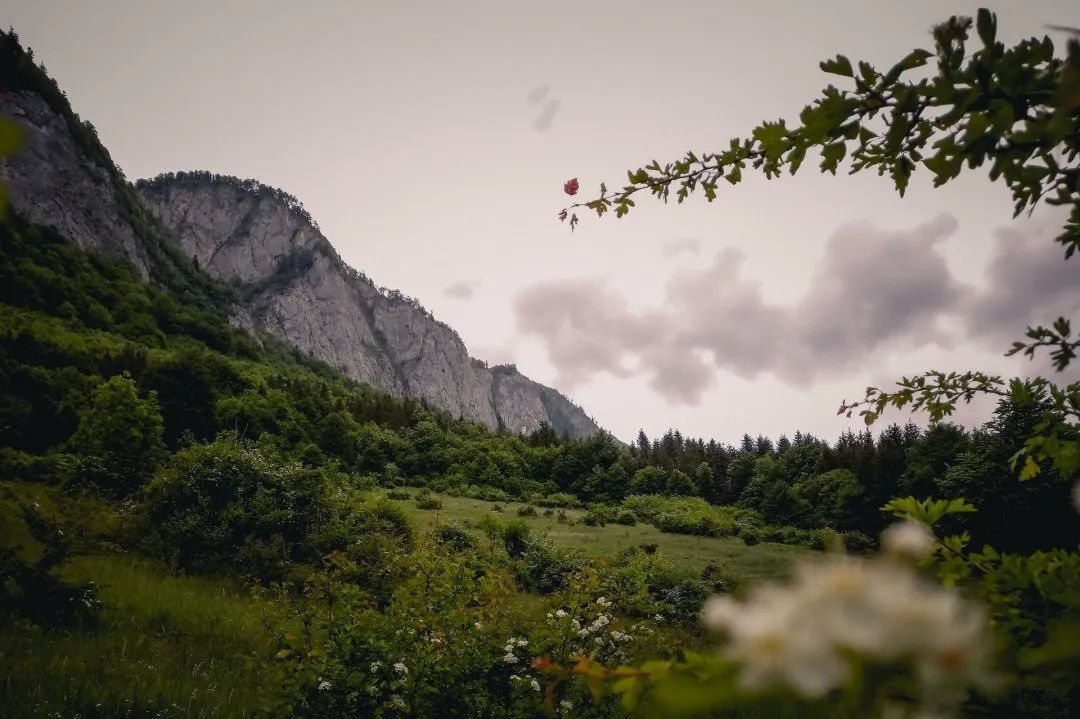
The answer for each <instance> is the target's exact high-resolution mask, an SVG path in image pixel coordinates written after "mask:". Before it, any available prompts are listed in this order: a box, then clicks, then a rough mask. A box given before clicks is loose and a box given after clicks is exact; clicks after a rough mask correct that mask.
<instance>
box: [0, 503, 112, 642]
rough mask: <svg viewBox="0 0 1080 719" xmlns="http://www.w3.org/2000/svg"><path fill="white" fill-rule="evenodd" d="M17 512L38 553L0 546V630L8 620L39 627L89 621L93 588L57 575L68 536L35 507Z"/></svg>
mask: <svg viewBox="0 0 1080 719" xmlns="http://www.w3.org/2000/svg"><path fill="white" fill-rule="evenodd" d="M21 509H22V522H23V524H24V525H25V531H26V534H27V535H29V537H30V539H31V540H33V543H34V544H36V545H38V546H37V547H34V549H35V550H39V551H35V552H32V553H28V552H27V551H26V550H27V549H29V548H28V547H24V546H16V547H8V546H0V626H3V625H4V624H5V623H6V620H8V619H10V618H11V617H12V616H13V615H19V616H22V617H25V618H27V619H29V620H30V621H32V622H35V623H37V624H41V625H61V624H72V623H75V622H86V621H90V620H93V619H94V618H95V617H96V615H97V610H98V609H99V608H100V603H99V602H98V600H97V588H96V587H95V586H94V585H93V583H88V584H69V583H67V582H64V581H63V580H61V578H60V576H59V574H60V570H61V569H62V568H63V565H64V564H65V563H67V560H68V558H69V556H70V554H71V539H70V533H69V534H68V535H65V534H64V532H63V530H62V529H61V528H60V527H59V526H58V525H57V524H56V523H55V522H53V521H51V520H49V519H47V518H46V517H45V516H44V515H43V514H42V513H41V511H40V510H39V509H38V508H37V506H36V505H35V506H30V507H27V506H22V508H21ZM5 519H7V518H6V517H5ZM5 529H6V527H5ZM28 554H31V555H32V556H27V555H28Z"/></svg>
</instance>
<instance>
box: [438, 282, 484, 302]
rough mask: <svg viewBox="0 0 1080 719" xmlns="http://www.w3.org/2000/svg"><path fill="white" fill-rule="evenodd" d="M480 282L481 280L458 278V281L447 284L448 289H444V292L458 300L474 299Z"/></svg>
mask: <svg viewBox="0 0 1080 719" xmlns="http://www.w3.org/2000/svg"><path fill="white" fill-rule="evenodd" d="M479 284H480V282H479V281H478V280H474V281H465V280H458V281H457V282H452V283H450V284H449V285H447V286H446V289H444V290H443V294H444V295H446V296H447V297H453V298H454V299H458V300H469V299H472V296H473V294H475V291H476V288H477V286H479Z"/></svg>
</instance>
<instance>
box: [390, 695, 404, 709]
mask: <svg viewBox="0 0 1080 719" xmlns="http://www.w3.org/2000/svg"><path fill="white" fill-rule="evenodd" d="M390 706H391V707H392V708H394V709H404V708H405V700H404V699H402V698H401V696H400V695H398V694H395V695H393V696H392V697H390Z"/></svg>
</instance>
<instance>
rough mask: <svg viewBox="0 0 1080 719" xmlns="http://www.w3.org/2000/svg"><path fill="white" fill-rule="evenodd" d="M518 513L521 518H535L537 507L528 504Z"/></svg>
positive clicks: (519, 509)
mask: <svg viewBox="0 0 1080 719" xmlns="http://www.w3.org/2000/svg"><path fill="white" fill-rule="evenodd" d="M517 513H518V516H519V517H535V516H536V507H533V506H532V505H529V504H526V505H525V506H524V507H518V511H517Z"/></svg>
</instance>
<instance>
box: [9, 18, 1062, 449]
mask: <svg viewBox="0 0 1080 719" xmlns="http://www.w3.org/2000/svg"><path fill="white" fill-rule="evenodd" d="M980 4H985V5H988V6H989V7H991V8H992V9H993V10H995V11H996V12H998V15H999V32H998V36H999V38H1000V39H1002V40H1004V41H1006V42H1009V41H1015V40H1018V39H1020V38H1022V37H1026V36H1030V35H1040V36H1041V35H1043V34H1045V33H1047V32H1050V33H1051V34H1052V36H1053V31H1050V30H1048V29H1047V27H1046V26H1047V25H1070V26H1080V4H1077V3H1075V2H1074V1H1072V0H1062V1H1060V2H1049V1H1047V2H999V3H988V2H984V3H969V2H939V1H933V2H930V1H925V2H907V3H902V4H901V3H874V2H865V1H862V2H830V3H828V4H827V5H826V4H820V3H805V2H795V1H794V0H792V1H789V2H767V1H766V2H754V3H746V2H720V1H719V0H717V1H715V2H704V1H701V2H675V1H672V2H666V3H657V2H639V1H636V0H635V1H631V0H622V1H621V2H593V3H581V2H576V3H570V2H545V3H524V2H507V1H505V0H493V1H491V2H468V1H467V0H461V1H459V2H454V3H443V2H410V3H384V2H329V1H325V2H308V3H297V2H292V1H290V2H271V1H259V2H254V1H238V0H232V1H231V2H229V3H219V2H205V1H196V0H188V1H187V2H184V3H157V2H136V1H135V0H131V1H129V2H119V1H116V0H99V1H98V2H94V3H87V2H81V1H79V0H69V1H67V2H59V1H51V0H7V1H6V2H5V3H4V12H3V17H0V22H3V23H4V24H7V25H11V26H13V27H14V28H15V30H16V31H17V32H18V33H19V35H20V37H21V38H22V41H23V43H24V45H29V46H31V47H32V48H33V49H34V51H35V55H36V57H37V58H38V59H39V60H41V61H43V62H44V63H45V65H46V66H47V67H48V69H49V71H50V74H51V75H52V76H53V77H54V78H56V79H57V81H58V82H59V84H60V86H61V87H62V88H63V89H64V90H65V91H66V92H67V94H68V97H69V99H70V100H71V103H72V105H73V107H74V108H75V110H76V112H78V113H79V114H80V115H81V116H82V117H83V119H86V120H89V121H90V122H92V123H93V124H94V126H95V127H96V128H97V130H98V134H99V136H100V137H101V139H102V141H103V142H104V143H105V145H106V147H108V148H109V150H110V152H111V153H112V156H113V159H114V160H115V161H116V162H117V164H118V165H119V166H120V167H121V168H122V169H123V170H124V171H125V173H126V174H127V175H128V177H130V178H132V179H134V178H139V177H148V176H152V175H155V174H157V173H160V172H165V171H173V170H195V169H204V170H210V171H213V172H219V173H223V174H231V175H237V176H240V177H253V178H256V179H258V180H260V181H262V182H264V183H267V184H270V185H274V186H277V187H281V188H283V189H285V190H286V191H288V192H290V193H292V194H293V195H295V196H297V197H298V198H300V200H301V201H303V203H304V204H305V206H306V207H307V208H308V210H309V211H310V212H311V214H312V216H313V217H314V218H315V219H316V220H317V221H318V223H319V225H320V227H321V228H322V230H323V232H324V233H325V234H326V236H327V238H328V239H329V240H330V241H331V242H332V243H333V244H334V245H335V246H336V247H337V249H338V251H339V252H340V253H341V255H342V257H343V258H344V259H345V260H346V261H347V262H349V263H350V264H351V265H353V266H354V267H356V268H358V269H360V270H362V271H363V272H365V273H366V274H367V275H369V276H370V277H372V278H373V279H374V280H375V281H376V282H377V283H378V284H381V285H383V286H387V287H393V288H397V289H400V290H401V291H403V292H404V293H406V294H408V295H411V296H413V297H416V298H417V299H419V300H420V301H421V303H422V304H424V305H425V306H426V307H427V308H428V309H430V310H431V311H432V312H433V313H434V314H435V316H436V317H438V318H439V319H441V320H443V321H445V322H447V323H448V324H450V325H451V326H452V327H454V328H455V329H456V330H457V331H458V332H459V334H460V335H461V337H462V339H463V340H464V341H465V343H466V345H467V346H468V348H469V349H470V352H471V353H472V354H473V355H474V356H476V357H479V358H481V359H485V360H488V361H489V362H492V363H502V362H513V363H515V364H516V365H517V366H518V368H519V369H520V370H521V371H522V372H524V373H525V374H526V375H528V376H530V377H532V378H533V379H536V380H538V381H541V382H544V383H546V384H551V385H554V386H556V387H558V388H559V389H561V390H562V391H563V392H564V393H566V394H567V395H569V396H570V397H571V398H572V399H573V400H575V401H576V402H577V403H578V404H580V405H582V406H583V407H585V409H586V410H587V411H588V412H589V413H590V414H591V415H592V416H593V417H594V418H595V419H596V420H597V422H598V423H599V424H600V425H601V426H603V427H605V428H606V429H608V430H610V431H612V432H613V433H614V434H615V435H616V436H618V437H620V438H623V439H626V440H629V439H632V438H633V437H634V436H635V435H636V433H637V431H638V429H639V428H642V429H644V430H645V431H646V433H648V434H649V435H650V436H656V435H658V434H661V433H662V432H664V431H665V430H666V429H668V428H669V427H675V428H678V429H679V430H681V431H682V432H683V434H685V435H689V436H703V437H707V438H709V437H714V438H716V439H718V440H720V441H723V442H730V443H736V442H738V440H739V438H740V437H741V436H742V434H743V433H749V434H751V435H757V434H766V435H770V436H773V437H777V436H779V435H780V434H782V433H786V434H788V435H789V436H790V435H791V434H793V433H794V432H795V431H796V430H802V431H803V432H812V433H814V434H817V435H818V436H822V437H825V438H834V437H835V436H836V435H838V434H839V433H840V432H842V431H843V430H844V429H845V428H846V427H848V426H852V427H855V428H858V426H859V422H858V420H857V419H856V420H848V419H846V418H844V417H838V416H836V413H835V412H836V407H837V406H839V404H840V402H841V400H844V399H848V400H851V399H855V398H858V397H861V396H862V393H863V391H864V389H865V387H866V386H867V385H868V384H874V385H878V386H882V385H887V384H889V383H890V382H892V381H894V380H895V379H898V378H899V377H901V376H903V375H906V374H912V373H915V372H918V371H920V370H924V369H930V368H935V369H967V368H972V369H974V368H978V369H984V370H988V371H995V372H1002V373H1010V374H1015V373H1025V372H1030V371H1032V370H1033V367H1032V365H1031V364H1030V363H1025V361H1024V360H1021V359H1017V358H1012V359H1005V358H1003V357H1002V353H1003V352H1004V350H1005V349H1007V348H1008V346H1009V343H1010V341H1011V340H1012V339H1015V338H1018V337H1020V336H1021V335H1022V334H1023V329H1024V327H1025V325H1026V324H1028V323H1029V322H1033V321H1042V322H1045V321H1048V320H1051V319H1053V318H1054V317H1056V316H1057V315H1059V314H1064V313H1070V312H1075V311H1076V310H1077V309H1080V283H1076V282H1073V281H1072V280H1073V277H1074V276H1075V267H1073V266H1071V265H1070V266H1066V265H1065V264H1064V263H1063V262H1061V252H1060V248H1059V247H1058V246H1056V245H1054V243H1053V242H1052V239H1051V238H1052V237H1053V236H1054V233H1055V230H1056V228H1057V227H1058V226H1060V220H1061V215H1060V213H1055V212H1053V211H1051V210H1049V209H1043V210H1039V211H1037V212H1036V213H1035V214H1034V215H1033V216H1032V217H1031V218H1021V219H1018V220H1014V219H1013V218H1012V216H1011V202H1010V199H1009V196H1008V193H1007V191H1006V190H1005V189H1004V188H1003V187H1000V186H997V185H994V184H991V183H990V182H989V181H988V180H987V179H986V177H985V174H983V173H971V174H969V175H965V176H962V177H961V178H960V179H959V180H957V181H955V182H953V183H950V184H949V185H947V186H945V187H943V188H939V189H933V188H931V186H930V184H929V181H928V180H927V178H926V177H925V174H926V173H921V176H916V178H914V179H913V181H912V185H911V187H910V188H909V191H908V193H907V196H906V197H905V198H903V199H901V198H899V196H898V195H897V194H896V193H895V191H893V190H892V188H891V186H890V184H889V182H888V181H887V180H886V179H882V178H878V177H877V176H876V175H874V174H860V175H855V176H853V177H849V176H844V175H840V176H838V177H831V176H822V175H819V174H817V173H816V170H815V169H814V168H813V167H812V166H810V163H809V162H808V163H807V165H808V167H806V168H804V170H803V171H802V172H801V173H800V174H799V175H797V176H795V177H787V176H785V177H783V178H781V179H776V180H771V181H766V180H765V179H763V178H750V179H748V180H747V181H746V182H744V183H742V184H740V185H739V186H737V187H733V188H724V189H723V190H722V191H721V192H720V193H719V196H718V198H717V200H716V201H715V202H713V203H711V204H707V203H705V202H704V200H700V201H691V202H689V203H688V204H685V205H682V206H675V205H670V206H664V205H662V204H658V203H652V202H648V201H643V202H640V203H639V205H638V207H637V209H636V210H635V211H634V212H632V213H631V214H630V215H628V216H627V217H625V218H622V219H618V220H616V219H615V218H613V217H608V218H605V219H603V220H600V221H596V220H595V219H592V218H585V219H584V220H583V222H582V224H581V225H580V226H579V228H578V230H577V231H576V232H575V233H573V234H571V233H570V232H568V231H567V228H566V226H565V225H562V224H560V223H559V222H558V221H557V219H556V214H557V212H558V211H559V210H560V209H561V208H562V207H563V206H564V204H565V200H566V197H565V195H563V194H562V185H563V183H564V182H565V181H566V180H567V179H569V178H571V177H577V178H579V179H580V181H581V184H582V188H583V190H582V192H583V195H586V196H590V195H591V194H592V193H593V192H595V191H596V188H597V187H598V186H599V183H600V182H602V181H606V182H607V184H608V185H609V186H620V184H621V182H622V178H624V177H625V176H626V175H625V172H626V170H627V169H630V168H637V167H639V166H641V165H642V164H645V163H647V162H648V161H649V160H651V159H653V158H656V159H659V160H661V161H665V160H673V159H676V158H678V157H680V156H681V155H682V154H683V153H684V152H685V151H686V150H687V149H694V150H697V151H707V150H710V149H716V148H718V147H720V146H722V145H725V144H726V143H727V141H728V140H729V139H730V138H731V137H734V136H740V135H744V134H746V133H748V132H749V131H750V130H751V129H752V128H753V127H754V126H755V125H756V124H758V123H759V122H761V121H762V120H766V119H776V118H779V117H786V118H794V117H796V116H797V114H798V112H799V111H800V110H801V108H802V107H803V106H804V105H805V104H807V103H808V102H809V101H810V100H811V99H813V98H814V97H815V96H816V95H817V93H818V92H819V91H820V89H821V88H822V87H824V86H825V85H826V84H828V83H829V82H831V81H832V80H835V79H836V78H832V77H831V76H826V75H824V74H823V73H822V72H821V71H820V70H819V68H818V62H819V61H820V60H822V59H825V58H827V57H832V56H834V55H835V54H837V53H843V54H845V55H847V56H849V57H850V58H852V60H856V59H865V60H868V61H870V62H871V63H874V64H876V65H879V66H884V67H889V66H891V65H892V64H893V63H894V62H895V61H896V60H898V59H899V58H900V57H902V56H904V55H905V54H906V53H907V52H908V51H910V50H911V49H913V48H915V47H932V43H931V42H930V39H929V29H930V27H931V25H932V24H934V23H935V22H938V21H941V20H943V19H945V18H946V17H947V16H948V15H950V14H974V12H975V10H976V8H977V7H978V5H980ZM1059 38H1060V36H1057V38H1056V39H1059ZM1062 41H1063V40H1062ZM1034 369H1042V368H1041V367H1038V366H1036V367H1035V368H1034ZM986 411H987V408H986V407H977V408H969V409H967V410H965V411H964V412H962V413H961V415H959V418H960V419H961V420H962V421H964V422H968V423H974V422H978V421H982V420H983V419H985V418H986ZM888 419H896V420H897V421H904V420H905V419H907V416H906V415H897V414H894V415H891V416H887V417H886V420H888Z"/></svg>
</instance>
